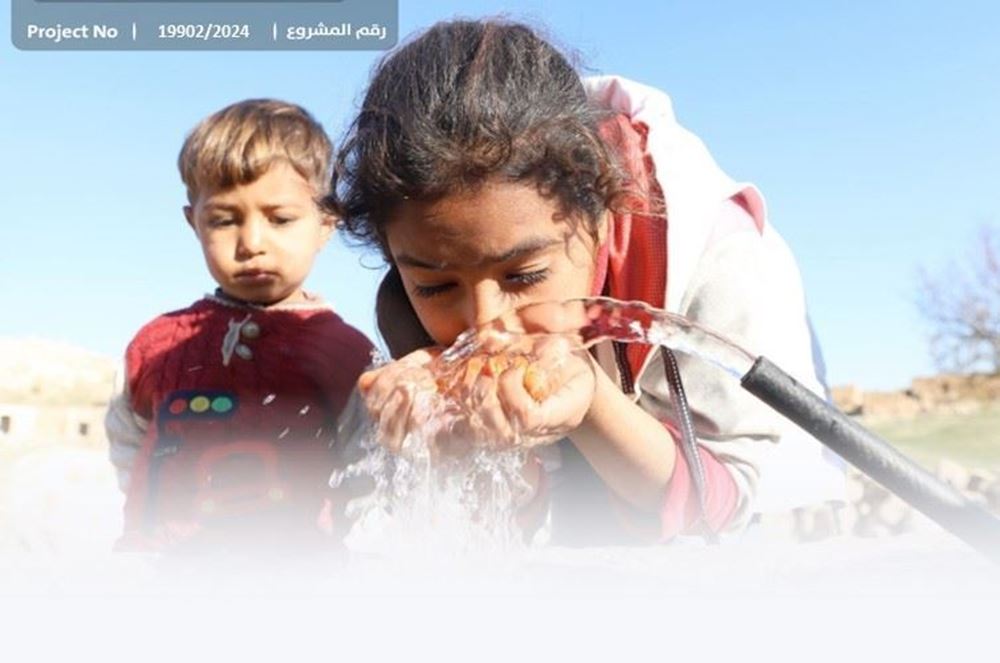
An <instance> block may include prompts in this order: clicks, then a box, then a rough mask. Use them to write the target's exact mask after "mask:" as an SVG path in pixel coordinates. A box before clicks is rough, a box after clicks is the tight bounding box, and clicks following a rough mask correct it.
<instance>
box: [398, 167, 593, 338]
mask: <svg viewBox="0 0 1000 663" xmlns="http://www.w3.org/2000/svg"><path fill="white" fill-rule="evenodd" d="M606 224H607V221H606V219H605V220H603V221H602V222H601V227H600V228H599V229H598V233H597V237H594V236H592V234H591V233H590V232H589V228H588V224H587V223H586V221H584V220H582V219H580V220H576V221H575V220H572V219H566V218H563V217H562V216H561V215H560V212H559V208H558V204H557V203H556V202H555V201H551V200H547V199H546V198H543V197H542V196H541V195H539V193H538V191H537V190H536V188H535V187H534V186H533V185H525V184H512V183H487V184H485V185H483V186H482V187H481V188H479V189H477V190H475V191H470V192H462V193H456V194H452V195H449V196H445V197H444V198H441V199H439V200H435V201H432V202H421V201H410V200H407V201H404V202H403V203H401V204H400V205H399V206H398V207H397V208H396V209H395V210H394V211H393V213H392V214H391V215H390V217H389V220H388V223H387V224H386V228H385V234H386V240H387V243H388V247H389V252H390V254H391V255H392V259H393V261H394V262H395V263H396V265H397V266H398V268H399V272H400V275H401V276H402V279H403V285H404V286H405V287H406V292H407V295H408V296H409V298H410V302H411V303H412V304H413V308H414V310H415V311H416V312H417V316H418V317H419V318H420V322H421V323H422V324H423V326H424V329H426V330H427V332H428V333H429V334H430V335H431V337H432V338H433V339H434V340H435V342H437V343H439V344H441V345H451V343H452V342H453V341H454V340H455V338H456V337H457V336H458V335H459V334H460V333H461V332H463V331H464V330H466V329H468V328H469V327H474V326H476V325H480V324H483V323H485V322H489V321H490V320H492V319H494V318H496V317H497V316H499V315H501V314H503V313H505V312H507V311H508V310H510V309H513V308H518V307H520V306H524V305H525V304H530V303H534V302H541V301H552V300H563V299H570V298H573V297H586V296H589V295H590V294H591V292H590V291H591V287H592V283H593V280H594V272H595V263H596V258H597V250H598V248H599V246H600V242H601V241H603V238H604V236H605V228H606Z"/></svg>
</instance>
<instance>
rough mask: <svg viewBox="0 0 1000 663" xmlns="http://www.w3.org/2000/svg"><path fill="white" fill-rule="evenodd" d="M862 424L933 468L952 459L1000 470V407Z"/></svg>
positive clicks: (969, 465)
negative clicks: (943, 460) (969, 412)
mask: <svg viewBox="0 0 1000 663" xmlns="http://www.w3.org/2000/svg"><path fill="white" fill-rule="evenodd" d="M862 423H863V424H864V425H865V426H866V427H867V428H869V429H870V430H871V431H873V432H875V433H877V434H879V435H881V436H882V437H884V438H885V439H886V440H888V441H889V442H891V443H892V444H893V446H895V447H897V448H899V449H900V450H901V451H903V452H904V453H906V454H907V455H909V456H911V457H913V459H914V460H916V461H918V462H920V463H921V464H923V465H925V466H927V467H929V468H933V467H934V466H935V465H936V464H937V462H938V461H939V460H941V459H942V458H949V459H951V460H954V461H956V462H958V463H960V464H962V465H965V466H966V467H969V468H973V467H985V468H991V469H995V470H1000V405H992V406H990V407H987V408H984V409H983V410H981V411H979V412H975V413H972V414H922V415H919V416H917V417H914V418H913V419H903V420H896V421H879V422H871V423H867V422H862Z"/></svg>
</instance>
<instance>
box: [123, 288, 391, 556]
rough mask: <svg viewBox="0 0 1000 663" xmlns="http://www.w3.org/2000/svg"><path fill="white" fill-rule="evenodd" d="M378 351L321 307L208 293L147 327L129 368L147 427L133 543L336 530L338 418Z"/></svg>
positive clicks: (129, 515)
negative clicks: (271, 305)
mask: <svg viewBox="0 0 1000 663" xmlns="http://www.w3.org/2000/svg"><path fill="white" fill-rule="evenodd" d="M371 349H372V345H371V343H370V342H369V341H368V339H367V338H366V337H365V336H364V335H363V334H361V333H360V332H359V331H357V330H356V329H354V328H353V327H351V326H349V325H347V324H346V323H345V322H344V321H343V320H341V318H340V317H339V316H338V315H336V314H335V313H334V312H333V311H331V310H330V309H328V308H325V307H321V306H317V307H310V308H286V309H265V308H260V307H252V306H247V305H241V304H238V303H233V302H229V301H227V300H224V299H221V298H215V297H206V298H205V299H202V300H200V301H198V302H196V303H195V304H193V305H192V306H190V307H188V308H186V309H182V310H179V311H174V312H172V313H167V314H165V315H162V316H160V317H158V318H156V319H155V320H153V321H152V322H150V323H149V324H147V325H146V326H145V327H143V328H142V330H140V331H139V333H138V334H137V335H136V337H135V338H134V339H133V341H132V343H131V344H130V345H129V347H128V351H127V354H126V367H127V377H128V388H129V394H130V397H131V405H132V409H133V411H134V412H135V413H136V414H138V415H139V416H141V417H143V418H144V419H146V420H148V421H149V422H150V423H149V428H148V430H147V433H146V436H145V439H144V441H143V445H142V447H141V449H140V451H139V454H138V456H137V458H136V462H135V465H134V466H133V469H132V477H131V482H130V485H129V489H128V494H127V499H126V504H125V536H124V537H123V541H122V546H123V547H126V548H136V547H138V548H142V549H167V548H172V547H175V546H178V545H180V544H185V545H187V544H192V543H193V542H198V541H200V542H215V543H218V542H228V541H231V540H233V537H234V536H240V537H244V536H257V535H259V534H261V533H264V534H266V535H267V536H268V537H269V538H270V539H271V540H272V541H273V540H281V539H284V540H285V541H287V540H289V539H299V538H303V537H306V538H313V537H315V536H316V535H317V534H319V533H321V531H322V530H324V529H326V530H327V531H329V527H330V526H331V522H330V517H329V516H330V513H329V512H330V509H329V497H330V489H329V486H328V480H329V477H330V472H331V471H332V469H333V468H334V456H333V452H332V451H331V446H332V441H333V430H334V425H335V421H336V418H337V416H338V415H339V413H340V411H341V410H342V409H343V407H344V404H345V403H346V401H347V398H348V396H349V394H350V392H351V390H352V389H353V388H354V385H355V382H356V381H357V378H358V375H359V374H360V373H361V372H362V371H363V370H364V368H365V367H366V366H367V365H368V363H369V362H370V356H371Z"/></svg>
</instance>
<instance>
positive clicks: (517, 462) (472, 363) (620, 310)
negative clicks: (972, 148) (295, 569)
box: [331, 297, 755, 559]
mask: <svg viewBox="0 0 1000 663" xmlns="http://www.w3.org/2000/svg"><path fill="white" fill-rule="evenodd" d="M605 340H612V341H618V342H623V343H646V344H650V345H657V346H665V347H669V348H671V349H673V350H676V351H679V352H684V353H687V354H690V355H694V356H696V357H699V358H701V359H704V360H706V361H709V362H711V363H713V364H715V365H717V366H720V367H721V368H723V369H724V370H726V371H727V372H729V373H731V374H733V375H736V376H737V377H739V376H742V375H743V374H744V373H746V372H747V371H748V370H749V369H750V367H751V366H752V364H753V362H754V359H755V357H754V356H753V355H752V354H750V353H749V352H747V351H745V350H743V349H742V348H740V347H739V346H737V345H735V344H733V343H731V342H730V341H728V340H726V339H725V338H723V337H721V336H719V335H718V334H716V333H714V332H712V331H710V330H707V329H705V328H703V327H700V326H699V325H697V324H696V323H693V322H691V321H690V320H688V319H686V318H684V317H683V316H679V315H676V314H671V313H668V312H667V311H663V310H660V309H656V308H653V307H650V306H648V305H646V304H644V303H641V302H623V301H618V300H614V299H609V298H603V297H594V298H585V299H573V300H567V301H563V302H543V303H536V304H530V305H528V306H526V307H522V308H520V309H516V310H513V311H510V312H508V313H506V314H504V315H503V316H501V317H499V318H497V319H496V320H494V321H492V322H490V323H487V324H486V325H483V326H481V327H478V328H476V329H471V330H468V331H466V332H464V333H463V334H462V335H460V336H459V337H458V339H456V341H455V343H454V344H453V345H452V346H451V347H449V348H448V349H446V350H445V351H444V352H442V353H441V354H440V355H438V356H437V357H435V358H434V359H433V360H432V361H431V362H430V364H429V365H428V367H427V369H425V370H424V373H423V374H422V375H424V376H426V372H427V370H429V373H430V375H431V376H433V380H431V381H430V382H429V383H428V381H427V379H422V380H418V379H414V380H413V383H412V384H409V383H407V381H406V380H407V379H406V378H405V377H403V378H401V382H402V383H404V384H406V388H408V389H411V390H412V394H413V396H414V406H413V408H414V411H415V412H419V414H420V416H419V417H417V420H419V421H420V422H422V424H421V425H420V426H419V428H418V429H417V430H410V431H409V432H408V434H407V436H406V438H405V439H404V441H403V446H402V450H401V453H400V454H399V455H396V454H392V453H390V452H389V451H387V450H386V449H385V448H384V447H383V446H382V445H380V444H379V443H378V441H377V439H376V433H375V431H374V427H373V426H372V425H371V422H368V426H367V428H366V429H365V430H364V434H363V436H362V437H361V438H360V440H359V442H360V444H359V446H360V448H361V449H362V450H363V452H364V456H363V458H361V460H359V461H358V462H355V463H353V464H350V465H348V466H347V467H346V468H345V469H344V470H342V471H338V472H336V473H334V476H333V477H332V479H331V485H333V486H335V487H337V486H341V485H344V484H346V483H349V482H350V481H351V480H354V479H358V478H363V477H367V478H369V479H371V480H372V481H373V482H374V490H373V491H372V492H371V493H370V494H369V495H367V496H365V497H362V498H358V499H355V500H353V501H352V502H351V503H350V504H349V508H348V513H347V515H348V517H349V518H351V519H352V520H355V525H354V527H353V528H352V530H351V533H350V534H349V535H348V539H347V543H348V546H349V547H350V548H352V549H354V550H360V551H365V552H369V553H372V552H374V553H398V552H404V551H405V552H407V553H408V554H407V555H406V558H407V559H410V558H411V555H412V553H413V552H414V551H417V550H422V551H424V552H426V553H429V555H431V556H439V555H440V554H441V552H442V551H453V552H455V553H457V554H459V555H461V554H464V553H468V552H470V551H475V552H478V553H483V552H486V553H491V552H510V551H511V549H514V548H518V547H520V546H522V545H523V542H524V537H523V534H522V532H521V531H520V528H519V527H518V525H517V522H516V521H517V518H516V515H517V507H518V505H519V504H522V503H523V502H525V501H527V500H528V499H530V497H531V494H530V493H531V487H530V486H529V485H528V483H527V482H526V481H525V479H524V478H523V476H522V470H523V468H524V464H525V461H526V458H527V451H526V448H527V447H530V446H535V445H539V444H545V443H550V442H553V441H555V438H553V439H533V438H528V437H527V436H525V435H524V434H522V433H520V432H519V431H518V430H517V428H516V426H514V427H512V428H511V432H512V435H513V439H509V440H502V441H498V440H490V439H486V438H484V437H483V436H482V435H481V433H482V431H484V430H489V427H488V426H486V425H485V424H484V423H483V422H482V421H481V417H482V416H483V415H482V411H481V409H482V407H481V405H482V400H481V398H476V397H475V396H476V393H477V391H476V389H475V388H474V387H473V385H475V384H477V381H478V379H479V378H480V377H482V376H486V377H487V378H490V377H497V376H499V375H500V374H501V373H503V372H504V371H506V370H508V369H510V368H518V369H521V370H523V371H524V386H525V389H526V390H527V391H528V392H529V393H530V394H531V395H532V396H533V397H534V398H535V399H536V400H537V401H543V400H545V398H546V397H547V396H548V395H549V394H551V393H552V392H553V391H554V390H555V389H557V388H558V386H559V378H560V375H559V369H560V365H559V362H558V360H556V361H555V362H554V363H553V362H552V361H551V360H550V361H548V363H546V364H545V367H544V369H542V368H538V365H539V364H538V361H539V356H540V354H541V353H542V352H543V351H548V352H549V355H551V354H552V348H553V347H555V348H556V353H557V354H558V353H563V354H564V355H565V354H569V353H573V352H581V351H585V350H586V349H587V348H589V347H591V346H593V345H595V344H597V343H599V342H601V341H605ZM456 431H461V434H462V435H464V436H465V438H466V441H467V443H468V444H467V446H466V447H465V448H464V450H463V451H464V452H463V453H450V454H443V455H442V454H440V453H437V451H438V450H436V449H435V445H434V440H435V439H437V438H438V436H439V434H441V433H442V432H444V433H449V434H452V435H454V434H455V433H456Z"/></svg>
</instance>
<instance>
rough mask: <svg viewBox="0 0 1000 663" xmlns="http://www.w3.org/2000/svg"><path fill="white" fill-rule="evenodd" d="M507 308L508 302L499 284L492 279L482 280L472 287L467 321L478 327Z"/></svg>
mask: <svg viewBox="0 0 1000 663" xmlns="http://www.w3.org/2000/svg"><path fill="white" fill-rule="evenodd" d="M506 309H507V302H506V300H505V298H504V295H503V291H502V290H501V288H500V287H499V285H498V284H497V283H495V282H494V281H490V280H486V281H482V282H480V283H477V284H476V286H475V287H474V288H473V289H472V296H471V301H470V303H469V312H468V314H467V316H466V322H467V323H468V326H470V327H478V326H479V325H483V324H486V323H487V322H489V321H491V320H494V319H496V318H497V317H499V316H500V315H502V314H503V313H505V312H506Z"/></svg>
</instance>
